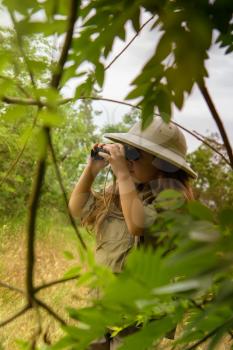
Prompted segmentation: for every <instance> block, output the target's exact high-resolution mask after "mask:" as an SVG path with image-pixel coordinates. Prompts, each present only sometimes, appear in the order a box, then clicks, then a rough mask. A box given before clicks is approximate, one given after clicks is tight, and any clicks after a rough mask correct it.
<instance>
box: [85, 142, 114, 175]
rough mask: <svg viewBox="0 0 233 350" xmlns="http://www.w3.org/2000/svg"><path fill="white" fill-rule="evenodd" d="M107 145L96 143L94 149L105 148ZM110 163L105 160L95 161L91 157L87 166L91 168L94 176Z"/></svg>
mask: <svg viewBox="0 0 233 350" xmlns="http://www.w3.org/2000/svg"><path fill="white" fill-rule="evenodd" d="M104 145H105V143H95V144H94V146H93V147H92V149H95V148H97V147H103V146H104ZM108 164H109V163H108V162H107V161H106V160H105V159H98V160H97V159H93V158H92V157H91V156H89V158H88V163H87V166H89V167H90V168H91V171H92V173H93V175H97V174H98V172H99V171H100V170H102V169H103V168H104V167H106V166H107V165H108Z"/></svg>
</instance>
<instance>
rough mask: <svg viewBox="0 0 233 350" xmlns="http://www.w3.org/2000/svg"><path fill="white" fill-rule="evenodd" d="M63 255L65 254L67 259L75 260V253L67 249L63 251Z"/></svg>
mask: <svg viewBox="0 0 233 350" xmlns="http://www.w3.org/2000/svg"><path fill="white" fill-rule="evenodd" d="M63 255H64V257H65V258H66V259H67V260H73V259H74V255H73V253H71V252H69V251H68V250H65V251H64V252H63Z"/></svg>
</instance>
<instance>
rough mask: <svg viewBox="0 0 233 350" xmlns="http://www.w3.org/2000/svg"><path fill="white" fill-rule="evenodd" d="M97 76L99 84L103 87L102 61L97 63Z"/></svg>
mask: <svg viewBox="0 0 233 350" xmlns="http://www.w3.org/2000/svg"><path fill="white" fill-rule="evenodd" d="M95 76H96V80H97V82H98V84H99V86H100V87H102V86H103V84H104V65H103V64H102V63H100V62H99V63H98V64H96V70H95Z"/></svg>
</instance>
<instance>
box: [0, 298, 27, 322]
mask: <svg viewBox="0 0 233 350" xmlns="http://www.w3.org/2000/svg"><path fill="white" fill-rule="evenodd" d="M30 308H31V305H29V304H27V305H25V306H24V307H23V308H22V309H21V310H20V311H18V312H17V313H16V314H14V315H13V316H11V317H9V318H8V319H6V320H5V321H2V322H0V327H4V326H6V325H7V324H8V323H10V322H12V321H14V320H15V319H16V318H18V317H19V316H21V315H23V314H24V313H25V312H26V311H27V310H29V309H30Z"/></svg>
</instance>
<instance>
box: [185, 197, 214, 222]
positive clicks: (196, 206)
mask: <svg viewBox="0 0 233 350" xmlns="http://www.w3.org/2000/svg"><path fill="white" fill-rule="evenodd" d="M187 206H188V210H189V213H190V214H191V215H192V216H194V217H196V218H198V219H202V220H207V221H211V222H212V221H213V213H212V211H211V210H210V209H209V208H208V207H206V206H205V205H204V204H201V203H200V202H197V201H190V202H189V203H188V204H187Z"/></svg>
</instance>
